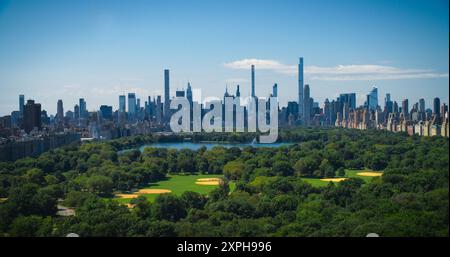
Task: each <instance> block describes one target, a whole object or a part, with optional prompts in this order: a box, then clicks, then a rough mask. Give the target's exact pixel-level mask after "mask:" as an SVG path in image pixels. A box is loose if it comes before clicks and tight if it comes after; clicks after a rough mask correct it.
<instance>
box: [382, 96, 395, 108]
mask: <svg viewBox="0 0 450 257" xmlns="http://www.w3.org/2000/svg"><path fill="white" fill-rule="evenodd" d="M384 106H385V108H386V111H387V113H391V112H393V111H394V106H393V102H392V100H391V94H389V93H388V94H386V98H384Z"/></svg>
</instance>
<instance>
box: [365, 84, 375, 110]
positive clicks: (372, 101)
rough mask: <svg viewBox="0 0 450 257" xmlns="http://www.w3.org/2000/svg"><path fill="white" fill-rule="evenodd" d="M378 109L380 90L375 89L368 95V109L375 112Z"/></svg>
mask: <svg viewBox="0 0 450 257" xmlns="http://www.w3.org/2000/svg"><path fill="white" fill-rule="evenodd" d="M377 107H378V89H377V88H376V87H373V88H372V90H370V92H369V94H368V95H367V108H368V109H369V110H373V111H375V110H376V109H377Z"/></svg>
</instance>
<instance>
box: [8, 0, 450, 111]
mask: <svg viewBox="0 0 450 257" xmlns="http://www.w3.org/2000/svg"><path fill="white" fill-rule="evenodd" d="M324 3H325V4H324ZM170 6H173V5H170ZM176 6H178V7H179V8H174V9H169V8H168V5H166V4H165V3H162V2H155V1H152V2H148V1H135V2H134V3H133V4H132V5H125V6H124V5H122V4H121V3H120V2H115V1H108V4H107V5H106V4H103V3H102V2H98V1H89V2H87V1H86V2H84V1H79V2H76V3H75V2H66V3H64V4H61V3H58V2H57V1H40V2H39V3H36V2H34V1H20V2H19V1H2V2H1V3H0V34H1V35H4V37H2V38H3V39H4V40H2V41H1V42H0V55H1V56H2V58H1V59H0V89H1V91H2V92H3V93H2V94H1V96H0V115H9V114H10V113H11V111H13V110H16V109H17V95H19V94H25V97H26V100H28V99H34V100H36V101H38V102H39V103H41V104H42V106H43V108H44V109H45V110H46V111H47V112H48V113H49V114H55V113H56V111H57V101H58V100H59V99H61V100H62V101H63V102H64V107H65V108H72V107H73V106H74V105H75V104H77V103H78V99H79V98H84V99H85V100H86V102H87V109H88V110H89V111H93V110H97V109H98V108H99V107H100V106H101V105H103V104H107V105H111V106H113V109H118V107H119V99H118V97H117V96H118V95H126V94H128V93H129V92H134V93H136V97H137V98H141V99H145V98H146V97H147V96H149V95H150V96H155V95H164V77H163V75H162V73H161V71H162V70H164V69H169V70H170V71H171V74H170V75H171V95H172V96H174V95H175V91H176V89H177V88H178V89H182V88H184V89H186V87H187V83H188V82H190V83H191V85H192V87H193V88H201V89H202V92H203V95H204V96H208V95H209V96H220V95H221V94H222V92H223V91H224V88H225V87H226V86H228V88H229V89H230V90H233V91H234V90H235V87H236V85H237V84H239V85H240V91H241V92H242V96H248V95H250V93H251V78H250V76H249V73H250V67H251V64H254V65H255V69H256V75H255V76H256V82H255V84H256V85H255V90H256V95H259V96H267V95H268V94H269V93H270V91H271V87H272V85H273V84H275V83H277V84H278V89H279V98H280V104H281V105H282V106H286V105H287V102H288V101H297V92H298V90H297V89H298V78H297V65H298V57H299V56H303V57H304V58H305V62H304V69H305V71H304V84H309V86H310V91H311V92H310V93H311V95H312V96H314V98H315V100H316V101H317V102H319V103H323V102H324V100H325V98H328V99H330V100H331V99H333V98H336V97H337V96H339V95H340V94H341V93H349V92H354V93H356V95H357V99H356V102H357V105H361V104H362V103H363V102H364V101H365V96H366V94H367V93H368V91H369V90H370V89H371V88H372V86H376V87H377V88H378V95H380V96H384V95H385V94H386V93H390V94H391V97H392V98H393V99H396V100H397V101H402V100H403V98H408V99H409V100H410V103H415V102H417V101H418V100H419V98H422V97H423V98H425V100H426V105H427V106H432V99H433V98H434V97H436V96H437V97H440V99H441V101H442V102H445V103H448V94H449V93H448V83H449V79H448V2H447V1H431V2H428V1H427V2H424V1H408V2H396V3H395V4H392V2H391V1H376V2H361V1H340V2H339V3H336V2H335V1H334V2H328V1H325V2H324V1H322V2H321V3H319V4H316V3H307V2H300V3H298V2H297V1H295V2H291V1H285V2H283V4H279V5H278V4H275V3H274V2H271V1H257V2H256V1H245V2H235V1H227V2H219V1H214V2H203V1H194V2H192V3H191V4H186V3H183V2H181V1H179V2H176ZM123 8H126V11H124V10H122V9H123ZM268 11H270V12H268ZM298 12H301V14H302V15H300V16H299V15H296V13H298ZM349 13H351V17H346V16H347V15H348V14H349ZM379 13H383V19H378V14H379ZM12 28H14V29H12ZM237 28H240V29H237ZM206 35H208V36H206ZM185 42H187V43H185ZM217 92H220V94H219V95H217ZM379 100H381V99H379Z"/></svg>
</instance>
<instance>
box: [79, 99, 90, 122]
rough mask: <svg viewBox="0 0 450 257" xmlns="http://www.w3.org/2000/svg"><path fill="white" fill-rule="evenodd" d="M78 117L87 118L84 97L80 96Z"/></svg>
mask: <svg viewBox="0 0 450 257" xmlns="http://www.w3.org/2000/svg"><path fill="white" fill-rule="evenodd" d="M79 106H80V119H81V118H87V116H88V115H87V109H86V101H85V100H84V98H80V105H79Z"/></svg>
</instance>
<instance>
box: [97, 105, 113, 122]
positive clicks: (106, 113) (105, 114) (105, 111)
mask: <svg viewBox="0 0 450 257" xmlns="http://www.w3.org/2000/svg"><path fill="white" fill-rule="evenodd" d="M112 113H113V112H112V106H108V105H102V106H100V114H101V116H102V118H103V119H108V120H111V119H112Z"/></svg>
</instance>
